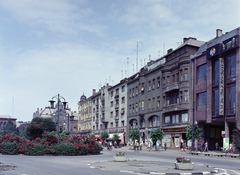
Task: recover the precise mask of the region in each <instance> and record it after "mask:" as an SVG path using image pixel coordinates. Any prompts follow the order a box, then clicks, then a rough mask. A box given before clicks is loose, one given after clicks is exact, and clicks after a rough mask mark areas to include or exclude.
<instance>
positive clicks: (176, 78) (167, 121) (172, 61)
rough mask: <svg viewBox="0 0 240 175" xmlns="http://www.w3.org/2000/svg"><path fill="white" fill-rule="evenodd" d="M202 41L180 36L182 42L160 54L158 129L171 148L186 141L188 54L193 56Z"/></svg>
mask: <svg viewBox="0 0 240 175" xmlns="http://www.w3.org/2000/svg"><path fill="white" fill-rule="evenodd" d="M203 44H204V42H202V41H198V40H197V39H196V38H191V37H190V38H184V39H183V44H182V45H180V46H179V47H178V48H176V49H175V50H173V49H169V50H168V53H167V54H166V55H165V56H164V57H165V58H166V63H165V65H164V68H163V69H162V97H163V101H162V102H163V108H162V121H161V122H162V130H163V131H164V133H165V136H164V139H163V143H167V147H170V148H172V149H175V148H179V145H180V142H181V141H186V140H187V139H186V127H187V126H188V124H189V123H190V122H191V116H192V113H193V110H192V108H191V103H192V101H191V98H190V96H189V94H190V93H189V92H190V81H191V69H190V67H191V66H190V65H191V64H190V63H191V59H190V56H191V55H194V54H195V53H196V52H197V51H198V48H199V47H200V46H201V45H203Z"/></svg>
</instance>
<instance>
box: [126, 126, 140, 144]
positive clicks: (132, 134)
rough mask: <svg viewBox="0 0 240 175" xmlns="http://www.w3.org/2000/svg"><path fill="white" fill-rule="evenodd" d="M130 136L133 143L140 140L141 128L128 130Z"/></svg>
mask: <svg viewBox="0 0 240 175" xmlns="http://www.w3.org/2000/svg"><path fill="white" fill-rule="evenodd" d="M128 137H129V138H130V139H132V140H133V143H134V141H135V140H139V139H140V137H141V132H140V131H139V130H134V129H133V130H130V131H129V132H128Z"/></svg>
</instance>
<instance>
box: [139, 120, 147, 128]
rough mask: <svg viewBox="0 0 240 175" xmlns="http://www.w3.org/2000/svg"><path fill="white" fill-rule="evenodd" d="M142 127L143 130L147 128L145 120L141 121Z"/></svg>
mask: <svg viewBox="0 0 240 175" xmlns="http://www.w3.org/2000/svg"><path fill="white" fill-rule="evenodd" d="M140 126H141V128H145V127H146V122H145V119H144V118H143V119H141V122H140Z"/></svg>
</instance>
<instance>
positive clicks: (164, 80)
mask: <svg viewBox="0 0 240 175" xmlns="http://www.w3.org/2000/svg"><path fill="white" fill-rule="evenodd" d="M163 86H165V77H163Z"/></svg>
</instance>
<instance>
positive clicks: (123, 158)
mask: <svg viewBox="0 0 240 175" xmlns="http://www.w3.org/2000/svg"><path fill="white" fill-rule="evenodd" d="M113 157H114V161H115V162H126V161H127V156H113Z"/></svg>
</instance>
